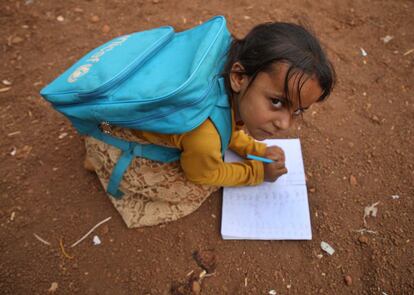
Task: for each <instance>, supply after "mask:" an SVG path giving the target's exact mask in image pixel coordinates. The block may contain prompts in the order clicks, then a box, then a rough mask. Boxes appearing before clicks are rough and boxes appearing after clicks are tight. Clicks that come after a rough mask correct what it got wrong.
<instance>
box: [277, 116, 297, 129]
mask: <svg viewBox="0 0 414 295" xmlns="http://www.w3.org/2000/svg"><path fill="white" fill-rule="evenodd" d="M292 121H293V119H292V115H291V114H290V113H286V114H283V115H281V116H280V117H279V118H278V119H277V120H276V122H275V123H276V124H275V125H276V126H277V128H279V129H281V130H286V129H289V128H290V126H292Z"/></svg>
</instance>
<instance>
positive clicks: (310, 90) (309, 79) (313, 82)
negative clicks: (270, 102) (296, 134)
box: [257, 63, 322, 107]
mask: <svg viewBox="0 0 414 295" xmlns="http://www.w3.org/2000/svg"><path fill="white" fill-rule="evenodd" d="M288 71H289V64H286V63H277V64H274V65H272V68H271V70H270V71H269V72H263V73H261V75H260V76H258V77H257V78H259V81H258V82H259V83H258V84H259V85H258V86H259V87H260V88H261V89H262V90H263V91H264V92H265V93H266V94H267V95H271V96H278V97H283V98H286V95H288V99H289V100H290V101H291V102H292V104H293V106H297V105H298V104H299V96H300V100H301V105H302V107H308V106H310V105H311V104H312V103H314V102H316V101H317V100H318V99H319V97H320V96H321V95H322V89H321V87H320V85H319V81H318V79H317V78H316V77H315V76H310V75H308V74H305V73H303V72H302V71H298V70H295V71H294V72H293V74H291V77H289V80H288V83H287V86H288V89H287V90H286V89H285V81H286V75H287V73H288Z"/></svg>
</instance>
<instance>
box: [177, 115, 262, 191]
mask: <svg viewBox="0 0 414 295" xmlns="http://www.w3.org/2000/svg"><path fill="white" fill-rule="evenodd" d="M242 136H243V135H242ZM244 136H247V135H246V134H244ZM175 140H177V142H176V144H177V146H180V148H181V150H182V153H181V158H180V163H181V167H182V168H183V170H184V173H185V175H186V176H187V178H188V179H189V180H190V181H192V182H194V183H198V184H208V185H217V186H241V185H257V184H260V183H262V182H263V180H264V168H263V163H261V162H258V161H244V162H241V163H225V162H224V161H223V159H222V154H221V143H220V136H219V134H218V133H217V130H216V128H215V127H214V125H213V124H212V123H211V121H210V120H207V121H206V122H204V123H203V124H202V125H201V126H199V127H198V128H197V129H195V130H192V131H190V132H188V133H185V134H183V135H180V136H179V137H177V138H176V139H175ZM232 141H233V139H232ZM236 142H238V143H240V142H243V140H241V141H236ZM263 146H264V148H263V151H262V150H261V149H262V146H261V145H257V146H256V145H250V146H249V148H247V149H246V148H243V147H241V146H240V149H241V150H244V151H245V152H249V153H250V152H251V153H257V154H259V152H260V154H261V155H262V154H263V153H264V150H265V149H266V146H265V145H263ZM235 147H236V149H237V148H238V145H237V144H236V145H235Z"/></svg>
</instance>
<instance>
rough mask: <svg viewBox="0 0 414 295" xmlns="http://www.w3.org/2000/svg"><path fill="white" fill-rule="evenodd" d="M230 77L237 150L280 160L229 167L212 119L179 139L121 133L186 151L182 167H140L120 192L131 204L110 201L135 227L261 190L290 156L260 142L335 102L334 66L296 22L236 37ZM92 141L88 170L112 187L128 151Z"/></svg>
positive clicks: (137, 163)
mask: <svg viewBox="0 0 414 295" xmlns="http://www.w3.org/2000/svg"><path fill="white" fill-rule="evenodd" d="M222 75H223V77H224V79H225V83H226V90H227V93H228V99H229V102H230V104H231V106H232V136H231V140H230V144H229V148H230V149H231V150H233V151H235V152H236V153H238V154H239V155H241V156H242V157H245V156H246V154H254V155H258V156H265V157H267V158H270V159H272V160H277V161H275V162H273V163H271V164H264V163H262V162H258V161H247V160H246V161H244V162H243V163H225V162H224V161H223V155H222V154H221V143H220V136H219V134H218V132H217V130H216V129H215V127H214V125H213V124H212V122H211V121H210V119H207V120H206V121H205V122H204V123H202V124H201V125H200V126H199V127H197V128H196V129H194V130H191V131H190V132H187V133H184V134H174V135H171V134H159V133H153V132H145V131H138V130H132V129H123V128H118V127H115V128H113V129H112V130H111V132H112V135H114V136H117V137H120V138H123V139H126V140H129V141H136V142H139V143H153V144H157V145H164V146H169V147H175V148H178V149H180V150H181V151H182V153H181V156H180V161H179V162H173V163H168V164H164V163H159V162H154V161H151V160H147V159H144V158H136V159H135V160H133V162H132V163H131V165H130V167H129V168H128V170H127V172H126V173H125V174H124V177H123V180H122V182H121V185H120V187H121V190H122V191H123V192H124V196H123V198H122V199H115V198H112V197H110V199H111V201H112V202H113V204H114V205H115V207H116V208H117V210H118V211H119V212H120V214H121V215H122V217H123V219H124V221H125V223H126V224H127V226H128V227H140V226H149V225H156V224H159V223H164V222H168V221H172V220H176V219H178V218H180V217H183V216H185V215H188V214H190V213H191V212H193V211H195V210H196V209H197V208H198V207H199V206H200V205H201V204H202V203H203V201H204V200H205V199H206V198H207V197H208V196H209V195H210V194H211V193H212V192H214V191H216V190H218V189H219V188H220V187H221V186H241V185H257V184H260V183H262V182H263V181H275V180H276V179H277V178H278V177H280V176H281V175H283V174H285V173H287V169H286V167H285V157H284V153H283V150H281V149H280V148H279V147H277V146H269V147H268V146H266V145H265V144H263V143H260V142H258V141H256V140H263V139H266V138H273V137H275V136H277V134H278V132H279V131H280V130H285V129H288V128H289V127H290V126H291V125H292V123H293V121H294V120H295V119H296V118H297V117H300V116H302V115H303V113H304V111H305V110H306V109H308V108H309V107H310V106H311V105H312V104H314V103H316V102H321V101H323V100H324V99H325V98H327V97H328V96H329V94H330V93H331V91H332V88H333V85H334V82H335V72H334V69H333V66H332V64H331V63H330V62H329V60H328V59H327V57H326V54H325V53H324V51H323V50H322V49H321V47H320V44H319V42H318V40H317V39H316V37H315V36H313V35H312V34H311V33H310V32H308V31H307V30H306V29H304V28H303V27H301V26H299V25H295V24H290V23H265V24H261V25H258V26H256V27H255V28H253V29H252V30H251V31H250V32H249V33H248V34H247V35H246V36H245V38H243V39H236V38H234V39H233V41H232V44H231V47H230V50H229V52H228V55H227V61H226V65H225V67H224V71H223V74H222ZM242 129H245V130H246V131H247V133H248V134H246V133H245V132H244V131H243V130H242ZM85 142H86V150H87V157H86V160H85V167H86V168H87V169H89V170H93V171H96V173H97V175H98V177H99V179H100V181H101V183H102V184H103V186H104V187H106V186H107V185H108V180H109V177H110V175H111V171H112V169H113V167H114V165H115V163H116V162H117V160H118V158H119V156H120V154H121V152H120V151H119V150H118V149H116V148H115V147H113V146H110V145H107V144H105V143H103V142H101V141H99V140H96V139H94V138H92V137H87V138H86V140H85Z"/></svg>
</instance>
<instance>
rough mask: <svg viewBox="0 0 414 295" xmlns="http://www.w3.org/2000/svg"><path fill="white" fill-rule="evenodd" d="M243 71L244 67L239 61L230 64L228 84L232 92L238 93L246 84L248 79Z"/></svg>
mask: <svg viewBox="0 0 414 295" xmlns="http://www.w3.org/2000/svg"><path fill="white" fill-rule="evenodd" d="M244 72H245V71H244V67H243V66H242V64H241V63H239V62H235V63H234V64H233V65H232V66H231V71H230V85H231V89H232V90H233V92H234V93H239V92H240V91H241V90H242V89H243V88H244V87H246V86H247V83H248V80H249V79H248V77H247V75H246V74H245V73H244Z"/></svg>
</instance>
